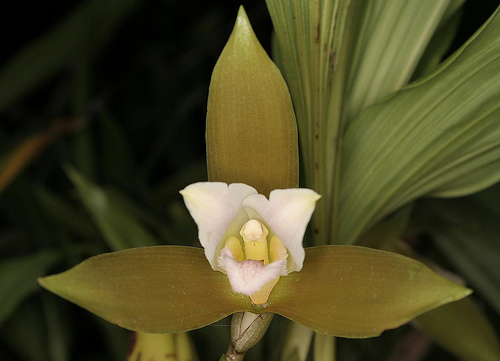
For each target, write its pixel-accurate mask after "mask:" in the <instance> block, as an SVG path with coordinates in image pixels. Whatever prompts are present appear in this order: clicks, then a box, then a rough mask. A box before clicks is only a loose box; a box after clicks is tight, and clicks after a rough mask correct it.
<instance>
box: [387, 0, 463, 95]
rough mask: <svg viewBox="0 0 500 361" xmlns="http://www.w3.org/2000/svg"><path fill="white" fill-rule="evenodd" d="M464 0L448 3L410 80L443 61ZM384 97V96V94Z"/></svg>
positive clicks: (455, 29)
mask: <svg viewBox="0 0 500 361" xmlns="http://www.w3.org/2000/svg"><path fill="white" fill-rule="evenodd" d="M464 2H465V0H455V1H452V2H450V3H449V6H448V9H447V11H446V13H445V14H444V15H443V18H442V20H441V24H439V27H438V28H437V29H436V31H435V32H434V35H433V36H432V38H431V40H430V41H429V44H428V45H427V47H426V49H425V51H424V53H423V54H422V57H421V58H420V61H419V62H418V65H417V67H416V69H415V71H414V73H413V75H412V80H415V79H418V78H421V77H423V76H424V75H425V76H426V75H428V74H429V73H430V72H431V71H432V70H434V69H435V68H436V67H437V66H438V64H439V63H440V62H441V61H442V60H443V58H444V56H445V55H446V52H447V51H449V49H450V46H451V44H452V42H453V40H454V39H455V36H456V34H457V31H458V29H459V26H460V23H461V20H462V18H463V11H461V10H462V5H463V3H464ZM384 95H385V94H384Z"/></svg>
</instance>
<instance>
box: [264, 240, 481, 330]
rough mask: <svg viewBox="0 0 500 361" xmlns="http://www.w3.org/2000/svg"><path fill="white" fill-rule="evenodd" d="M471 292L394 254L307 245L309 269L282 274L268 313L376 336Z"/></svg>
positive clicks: (319, 326)
mask: <svg viewBox="0 0 500 361" xmlns="http://www.w3.org/2000/svg"><path fill="white" fill-rule="evenodd" d="M470 292H471V291H470V290H468V289H467V288H464V287H462V286H460V285H457V284H455V283H452V282H450V281H448V280H446V279H445V278H443V277H441V276H439V275H437V274H436V273H434V272H433V271H431V270H430V269H429V268H428V267H427V266H425V265H423V264H422V263H420V262H417V261H415V260H412V259H411V258H408V257H404V256H401V255H398V254H395V253H390V252H384V251H379V250H374V249H370V248H364V247H355V246H321V247H313V248H308V249H306V258H305V263H304V268H303V269H302V270H301V271H300V272H294V273H292V274H290V275H288V276H286V277H282V278H281V279H280V281H279V282H278V283H277V284H276V286H275V287H274V290H273V292H272V293H271V297H270V299H269V305H268V307H267V308H266V310H267V311H271V312H276V313H278V314H280V315H283V316H285V317H287V318H289V319H291V320H293V321H296V322H299V323H301V324H303V325H305V326H308V327H310V328H312V329H313V330H315V331H316V332H319V333H326V334H329V335H335V336H341V337H351V338H364V337H372V336H377V335H379V334H380V333H382V331H384V330H386V329H391V328H395V327H398V326H400V325H402V324H404V323H406V322H408V321H409V320H411V319H412V318H414V317H416V316H418V315H420V314H422V313H424V312H426V311H428V310H430V309H432V308H435V307H438V306H440V305H442V304H445V303H448V302H451V301H455V300H458V299H461V298H463V297H465V296H467V295H468V294H469V293H470Z"/></svg>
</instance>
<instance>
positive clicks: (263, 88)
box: [207, 7, 299, 196]
mask: <svg viewBox="0 0 500 361" xmlns="http://www.w3.org/2000/svg"><path fill="white" fill-rule="evenodd" d="M298 162H299V160H298V140H297V125H296V123H295V115H294V112H293V106H292V101H291V98H290V94H289V92H288V88H287V86H286V83H285V81H284V80H283V77H282V76H281V73H280V71H279V70H278V68H277V67H276V65H274V63H273V62H272V61H271V59H270V58H269V56H268V55H267V54H266V52H265V50H264V49H263V48H262V46H261V45H260V43H259V41H258V40H257V38H256V36H255V34H254V32H253V30H252V27H251V25H250V22H249V20H248V18H247V15H246V13H245V11H244V10H243V7H241V8H240V11H239V13H238V17H237V19H236V24H235V26H234V30H233V32H232V34H231V37H230V38H229V40H228V42H227V44H226V46H225V47H224V50H223V51H222V54H221V55H220V57H219V60H218V61H217V64H216V65H215V68H214V71H213V74H212V79H211V82H210V90H209V98H208V108H207V166H208V178H209V180H210V181H213V182H214V181H221V182H226V183H246V184H249V185H251V186H252V187H254V188H256V189H257V190H258V191H259V193H261V194H264V195H266V196H267V195H268V194H269V193H270V192H271V191H272V190H273V189H280V188H295V187H297V186H298V175H299V173H298V172H299V164H298Z"/></svg>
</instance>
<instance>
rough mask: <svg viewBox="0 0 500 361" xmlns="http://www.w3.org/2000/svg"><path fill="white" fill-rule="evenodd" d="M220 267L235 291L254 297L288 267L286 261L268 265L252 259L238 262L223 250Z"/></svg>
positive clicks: (226, 250)
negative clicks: (225, 272) (224, 271)
mask: <svg viewBox="0 0 500 361" xmlns="http://www.w3.org/2000/svg"><path fill="white" fill-rule="evenodd" d="M219 265H220V266H221V267H222V268H224V269H225V270H226V271H227V276H228V278H229V283H230V284H231V288H232V289H233V291H235V292H238V293H242V294H244V295H247V296H252V295H253V294H254V293H256V292H257V291H259V290H260V289H261V288H262V286H264V285H265V284H266V283H268V282H269V281H272V280H273V279H275V278H276V277H279V275H280V273H281V271H282V269H283V268H284V267H286V261H285V260H278V261H275V262H273V263H270V264H268V265H263V264H262V263H261V262H259V261H256V260H252V259H247V260H245V261H243V262H238V261H236V260H235V259H234V257H233V254H232V253H231V251H230V250H229V249H227V248H223V249H222V251H221V255H220V257H219Z"/></svg>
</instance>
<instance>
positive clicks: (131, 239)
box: [67, 168, 159, 250]
mask: <svg viewBox="0 0 500 361" xmlns="http://www.w3.org/2000/svg"><path fill="white" fill-rule="evenodd" d="M67 172H68V174H69V176H70V178H71V180H72V181H73V184H74V185H75V187H76V189H77V191H78V195H79V196H80V199H81V201H82V203H83V204H84V205H85V207H87V209H88V211H89V212H90V214H91V216H92V217H93V218H94V220H95V222H96V224H97V226H98V227H99V229H100V230H101V232H102V234H103V236H104V238H105V239H106V241H107V243H108V245H109V246H110V247H111V248H112V249H114V250H121V249H125V248H130V247H142V246H151V245H156V244H158V243H159V242H158V241H157V240H156V238H155V237H154V236H153V235H152V234H151V233H150V232H149V231H148V230H146V229H145V228H143V226H142V225H141V224H140V223H139V222H138V221H137V220H136V219H135V218H134V217H132V216H131V215H130V214H128V213H127V212H126V211H125V210H124V209H123V208H121V207H119V205H117V204H116V203H114V202H113V199H112V198H111V197H110V196H109V195H108V193H107V192H106V191H104V190H102V189H101V188H99V187H98V186H96V185H94V184H93V183H92V182H90V181H89V180H87V179H85V178H84V177H83V176H82V175H81V174H79V173H78V172H77V171H76V170H74V169H72V168H68V170H67Z"/></svg>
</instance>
